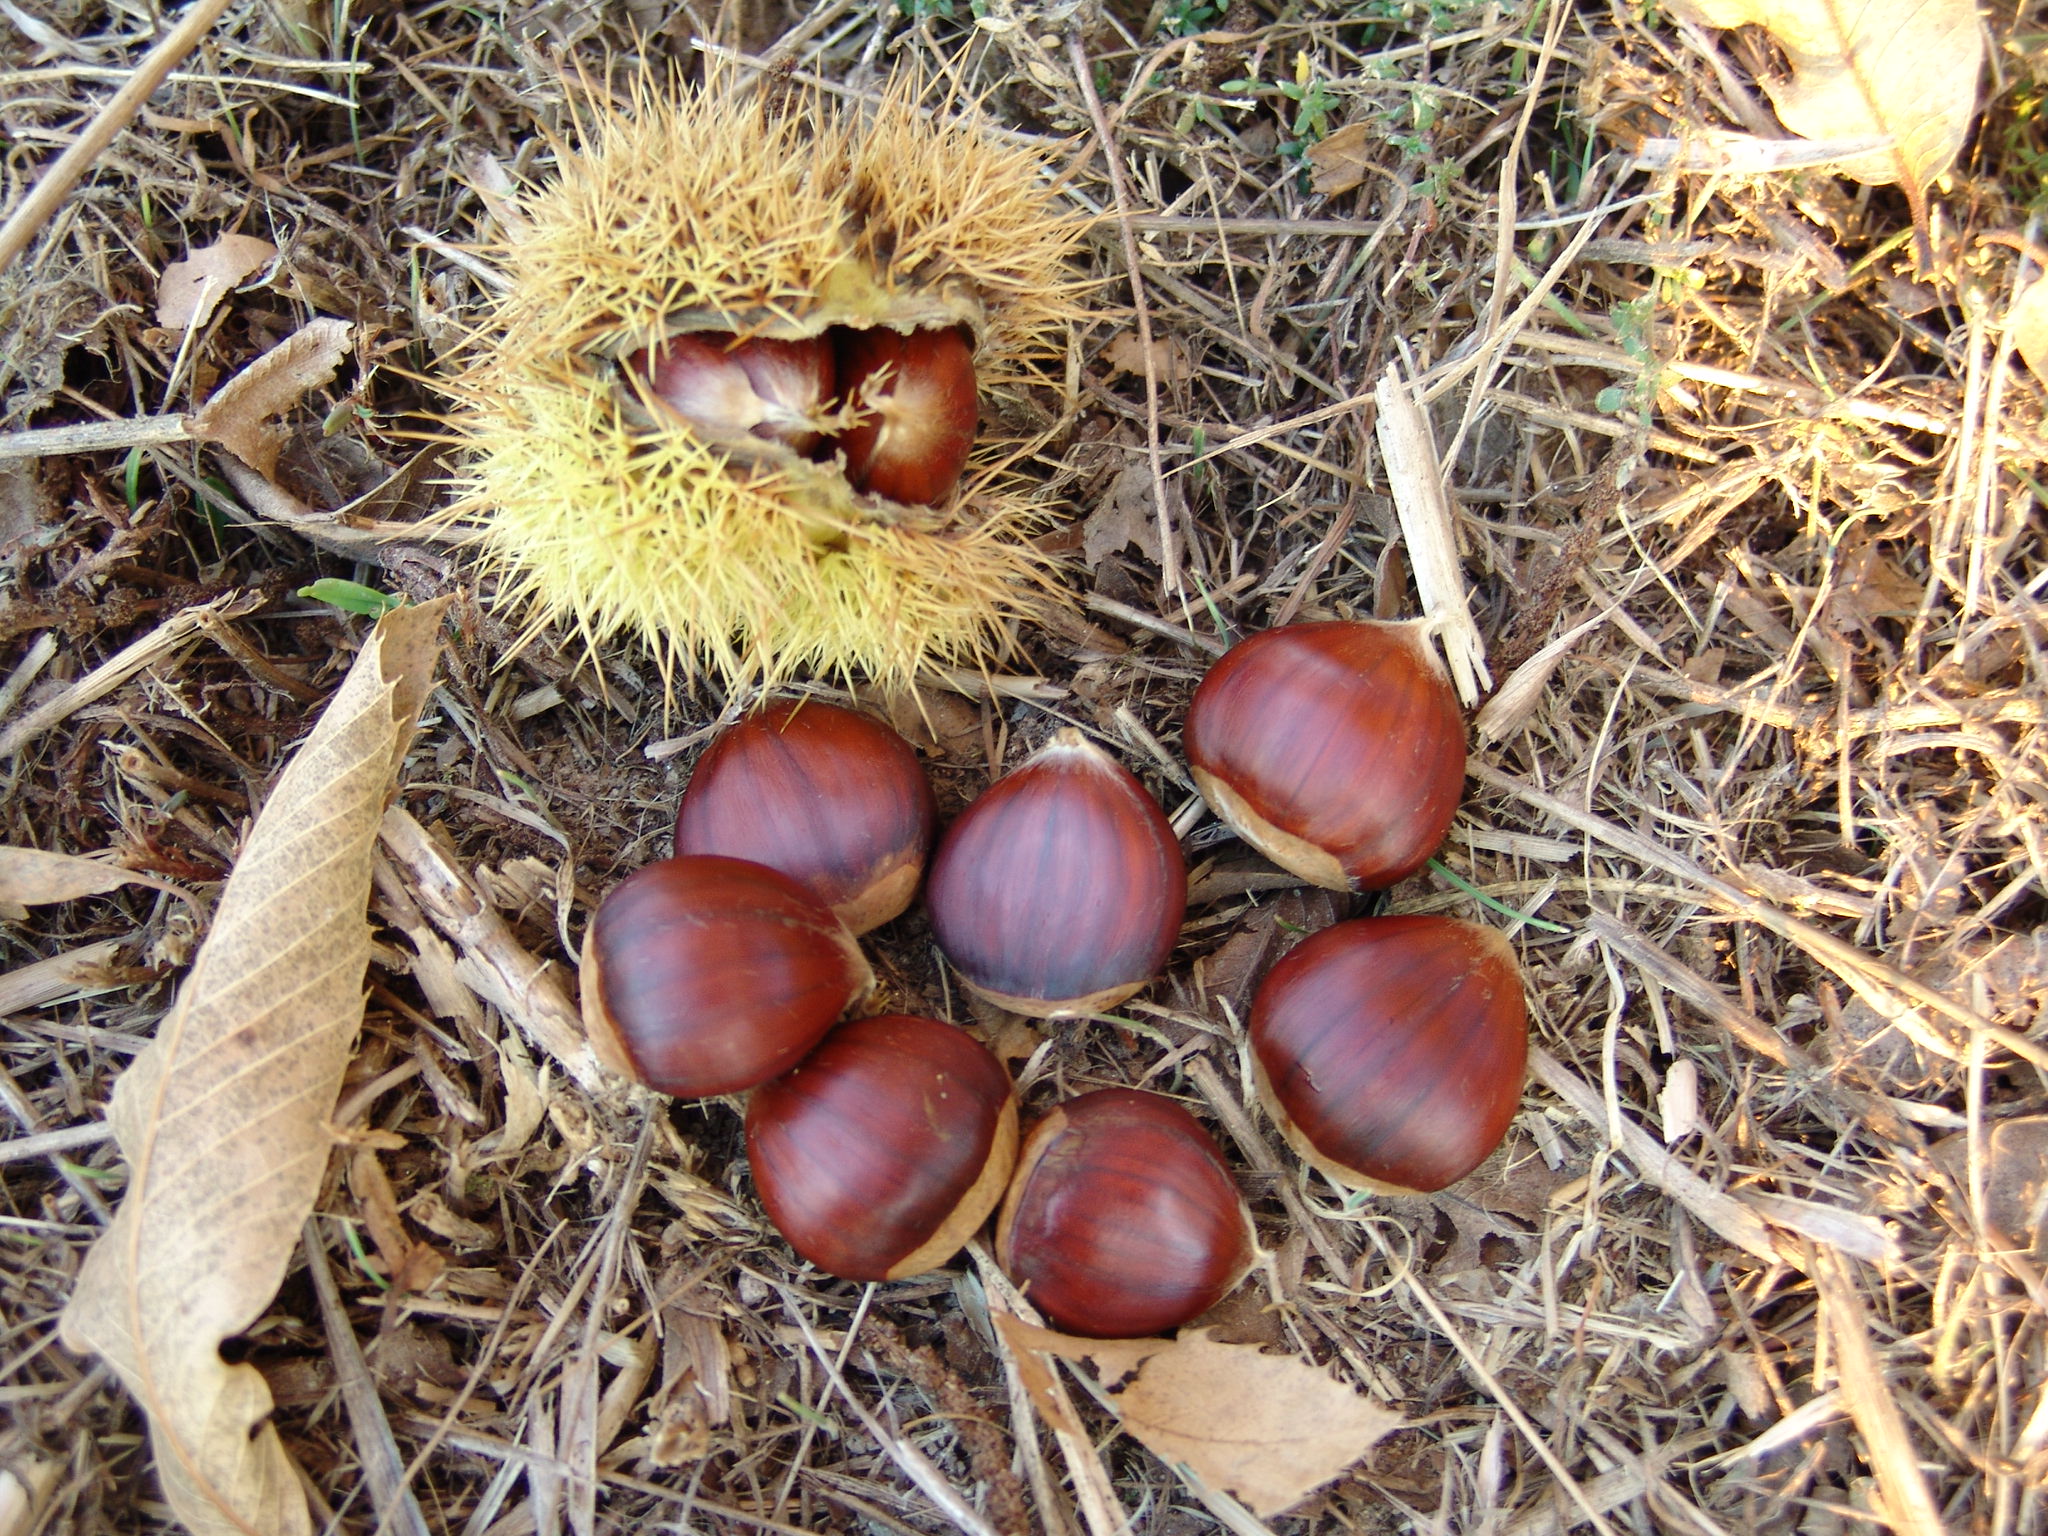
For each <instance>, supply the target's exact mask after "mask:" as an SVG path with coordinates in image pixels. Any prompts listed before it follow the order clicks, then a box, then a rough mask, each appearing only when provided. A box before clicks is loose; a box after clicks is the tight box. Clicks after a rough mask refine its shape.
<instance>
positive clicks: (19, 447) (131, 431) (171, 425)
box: [0, 414, 192, 460]
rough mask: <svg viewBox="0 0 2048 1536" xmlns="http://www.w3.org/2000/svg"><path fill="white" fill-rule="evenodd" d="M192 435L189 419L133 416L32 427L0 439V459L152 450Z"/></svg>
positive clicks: (175, 416) (172, 416) (170, 416)
mask: <svg viewBox="0 0 2048 1536" xmlns="http://www.w3.org/2000/svg"><path fill="white" fill-rule="evenodd" d="M191 435H192V422H191V418H190V417H187V416H180V415H175V414H173V415H169V416H135V417H127V418H122V419H120V420H116V421H81V422H76V423H74V424H72V425H71V426H68V427H35V428H32V429H30V430H29V431H26V432H9V433H7V434H5V435H4V436H0V460H6V459H50V458H55V457H56V456H57V455H59V454H64V453H106V452H110V451H112V450H114V449H118V448H153V447H156V446H157V445H159V444H162V443H182V442H184V441H185V439H187V438H188V437H190V436H191Z"/></svg>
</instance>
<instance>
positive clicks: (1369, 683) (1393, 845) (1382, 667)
mask: <svg viewBox="0 0 2048 1536" xmlns="http://www.w3.org/2000/svg"><path fill="white" fill-rule="evenodd" d="M1182 744H1183V746H1184V747H1185V749H1186V752H1187V757H1188V763H1189V767H1190V768H1191V770H1192V772H1193V776H1194V780H1195V785H1196V788H1198V789H1199V790H1200V791H1201V792H1202V797H1203V798H1204V799H1205V800H1207V801H1208V803H1209V806H1210V809H1212V810H1213V811H1215V812H1216V814H1217V816H1219V817H1220V818H1221V819H1222V820H1223V821H1224V822H1225V823H1226V824H1228V825H1229V826H1230V827H1231V829H1232V830H1233V831H1235V832H1236V833H1237V834H1238V835H1239V836H1240V837H1242V838H1244V840H1245V841H1246V842H1248V843H1250V844H1251V845H1252V846H1253V847H1255V848H1257V849H1258V850H1259V851H1260V852H1261V853H1263V854H1264V855H1265V856H1266V857H1267V858H1269V859H1271V860H1273V862H1274V863H1276V864H1278V865H1280V867H1281V868H1283V869H1286V870H1288V871H1290V872H1291V873H1293V874H1296V875H1299V876H1300V877H1301V878H1302V879H1304V880H1307V881H1309V882H1310V883H1312V884H1315V885H1320V886H1327V887H1329V888H1330V889H1333V890H1377V889H1380V888H1382V887H1385V886H1389V885H1392V884H1394V883H1395V882H1397V881H1399V880H1403V879H1406V878H1407V877H1408V876H1409V875H1412V874H1414V873H1415V871H1416V870H1418V869H1420V868H1421V867H1422V866H1423V865H1424V864H1425V863H1427V862H1428V860H1429V856H1430V855H1431V854H1432V853H1434V852H1435V851H1436V849H1437V847H1438V845H1439V844H1441V843H1442V842H1443V839H1444V835H1445V833H1446V832H1448V831H1449V830H1450V825H1451V818H1452V817H1453V816H1454V815H1456V814H1457V809H1458V799H1459V796H1460V794H1461V793H1462V791H1463V789H1464V780H1465V721H1464V716H1463V714H1462V713H1461V711H1460V710H1459V708H1458V700H1457V695H1456V694H1455V693H1454V692H1453V691H1452V689H1451V685H1450V681H1449V679H1448V678H1446V677H1445V675H1444V671H1443V667H1442V666H1441V664H1440V663H1439V662H1438V661H1437V660H1436V657H1435V656H1434V655H1433V654H1432V653H1431V652H1430V649H1429V647H1428V645H1427V643H1426V642H1425V641H1424V640H1423V638H1422V635H1421V633H1420V630H1419V629H1418V627H1417V626H1415V625H1413V624H1381V623H1373V622H1367V621H1329V622H1324V623H1312V624H1290V625H1287V626H1285V627H1283V628H1280V629H1269V630H1266V631H1264V632H1262V633H1260V634H1256V635H1252V636H1250V637H1249V638H1247V639H1245V640H1243V641H1240V642H1239V643H1238V644H1237V645H1234V646H1232V647H1231V648H1230V650H1229V651H1228V652H1226V653H1225V654H1224V655H1223V657H1222V659H1221V660H1219V661H1218V662H1217V663H1216V665H1215V666H1213V667H1211V668H1210V669H1209V673H1208V675H1207V676H1206V677H1204V678H1203V679H1202V684H1201V686H1200V687H1199V688H1198V689H1196V690H1195V697H1194V700H1193V702H1192V703H1190V704H1189V706H1188V714H1187V720H1186V723H1185V725H1184V727H1183V730H1182Z"/></svg>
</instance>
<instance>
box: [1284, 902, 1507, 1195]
mask: <svg viewBox="0 0 2048 1536" xmlns="http://www.w3.org/2000/svg"><path fill="white" fill-rule="evenodd" d="M1250 1033H1251V1044H1252V1066H1253V1075H1254V1077H1255V1079H1256V1081H1257V1083H1258V1089H1259V1097H1260V1098H1261V1099H1262V1100H1263V1101H1264V1103H1265V1105H1266V1110H1267V1112H1268V1113H1269V1114H1271V1115H1272V1117H1273V1122H1274V1124H1276V1125H1278V1126H1279V1127H1280V1130H1281V1133H1282V1134H1283V1135H1285V1136H1286V1138H1287V1141H1288V1144H1289V1145H1290V1146H1292V1147H1293V1148H1294V1150H1295V1151H1296V1152H1298V1153H1300V1154H1301V1156H1302V1158H1303V1159H1304V1160H1306V1161H1307V1162H1309V1163H1311V1164H1313V1165H1314V1166H1315V1167H1317V1168H1320V1169H1322V1170H1323V1172H1325V1173H1327V1174H1328V1175H1329V1176H1330V1177H1331V1178H1333V1179H1336V1180H1337V1181H1338V1182H1340V1183H1342V1184H1347V1185H1350V1186H1351V1187H1353V1188H1357V1189H1375V1190H1380V1191H1382V1192H1388V1193H1394V1194H1414V1193H1417V1192H1426V1191H1429V1190H1436V1189H1442V1188H1443V1187H1444V1186H1445V1185H1446V1184H1449V1183H1451V1182H1453V1181H1454V1180H1457V1179H1461V1178H1463V1177H1464V1176H1465V1175H1466V1174H1468V1173H1470V1172H1471V1171H1472V1170H1473V1169H1474V1168H1476V1167H1478V1166H1479V1165H1480V1164H1481V1163H1482V1162H1484V1161H1485V1160H1486V1157H1487V1154H1488V1153H1490V1152H1492V1151H1493V1149H1494V1148H1495V1147H1496V1146H1498V1145H1499V1144H1500V1139H1501V1137H1503V1136H1505V1135H1506V1134H1507V1129H1508V1124H1509V1122H1511V1121H1512V1120H1513V1119H1514V1118H1515V1109H1516V1106H1517V1105H1519V1104H1520V1103H1521V1099H1522V1075H1523V1073H1524V1071H1525V1070H1526V1067H1527V1061H1528V1054H1529V1026H1528V1014H1527V1011H1526V1009H1525V1006H1524V1004H1523V1001H1522V975H1521V968H1520V967H1519V966H1518V965H1517V964H1516V963H1515V954H1514V950H1513V949H1512V948H1510V947H1509V945H1508V941H1507V940H1506V939H1505V938H1503V937H1502V936H1501V935H1500V934H1499V933H1497V932H1495V931H1494V930H1493V929H1491V928H1482V927H1480V926H1479V925H1478V924H1477V923H1466V922H1460V921H1459V920H1458V919H1456V918H1450V917H1428V916H1418V917H1362V918H1358V919H1356V920H1354V921H1352V922H1348V923H1338V924H1336V925H1334V926H1333V927H1329V928H1325V929H1324V930H1323V931H1322V932H1321V933H1318V934H1316V935H1314V936H1313V937H1311V938H1308V939H1304V940H1303V941H1302V942H1301V943H1300V944H1299V945H1297V946H1296V947H1295V948H1294V949H1293V950H1292V951H1291V952H1289V953H1288V954H1287V956H1286V957H1285V958H1283V959H1282V960H1281V961H1280V962H1279V964H1277V965H1275V966H1274V967H1273V969H1272V970H1271V971H1269V972H1267V973H1266V979H1265V980H1264V981H1263V982H1262V983H1260V985H1259V990H1258V993H1257V995H1256V996H1255V997H1254V998H1253V999H1252V1017H1251V1029H1250Z"/></svg>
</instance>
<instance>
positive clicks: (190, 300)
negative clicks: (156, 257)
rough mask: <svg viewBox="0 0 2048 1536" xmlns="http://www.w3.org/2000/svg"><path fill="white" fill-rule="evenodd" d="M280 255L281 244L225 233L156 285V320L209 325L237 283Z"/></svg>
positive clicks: (174, 266)
mask: <svg viewBox="0 0 2048 1536" xmlns="http://www.w3.org/2000/svg"><path fill="white" fill-rule="evenodd" d="M276 255H277V247H276V246H274V245H272V244H271V243H270V242H269V241H268V240H259V239H257V238H256V237H255V236H254V235H222V236H221V237H220V238H219V239H218V240H216V241H214V242H213V244H211V245H205V246H201V247H200V248H199V249H198V250H196V251H194V252H192V254H191V255H189V256H187V257H186V258H185V259H184V260H183V261H174V262H172V263H171V264H170V265H169V266H168V267H165V268H164V275H163V276H162V278H160V279H159V280H158V282H157V285H156V323H157V324H158V325H162V326H168V327H169V328H170V329H172V330H174V331H182V330H184V329H186V328H187V327H188V326H190V327H193V328H195V329H196V328H197V327H199V326H202V325H204V324H206V322H207V321H208V320H210V319H212V318H213V312H214V310H215V309H216V308H218V307H219V305H220V301H221V300H222V299H224V298H226V297H227V296H228V294H229V293H230V292H231V291H232V290H233V289H234V286H235V284H237V283H239V282H241V281H242V279H243V278H245V277H247V276H248V275H249V274H250V273H252V272H259V271H261V270H262V269H263V266H264V264H265V263H266V262H268V261H270V260H271V258H273V257H274V256H276Z"/></svg>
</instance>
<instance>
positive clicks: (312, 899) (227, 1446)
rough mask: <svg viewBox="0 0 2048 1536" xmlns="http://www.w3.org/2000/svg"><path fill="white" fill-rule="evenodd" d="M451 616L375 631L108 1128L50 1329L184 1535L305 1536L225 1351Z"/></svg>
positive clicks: (281, 1220) (412, 611) (268, 1274)
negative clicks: (146, 1432)
mask: <svg viewBox="0 0 2048 1536" xmlns="http://www.w3.org/2000/svg"><path fill="white" fill-rule="evenodd" d="M444 606H445V604H443V603H439V602H437V603H429V604H426V605H424V606H421V607H417V608H401V609H399V610H398V611H397V612H396V613H394V614H392V615H391V616H390V617H388V618H386V619H385V620H384V621H383V622H382V623H380V624H379V625H378V627H377V629H376V631H375V633H374V634H373V635H372V636H371V638H370V641H369V643H368V644H367V645H365V646H364V648H363V652H362V654H361V655H360V656H359V657H358V658H357V659H356V663H355V665H354V666H353V667H352V668H351V669H350V671H349V675H348V677H347V678H346V679H345V680H344V681H343V683H342V685H341V687H340V689H339V690H338V691H337V692H336V694H335V696H334V698H333V700H332V702H330V703H329V705H328V706H327V709H326V711H325V712H324V713H323V714H322V716H321V719H320V723H319V724H318V725H317V726H316V727H315V728H314V731H313V734H312V735H311V736H310V737H308V738H307V740H306V743H305V745H304V746H302V747H301V748H300V749H299V751H298V753H297V754H296V755H295V756H294V758H293V759H292V762H291V764H290V765H289V766H288V767H287V768H286V769H285V772H284V774H283V776H282V777H281V778H280V779H279V781H278V784H277V787H276V789H275V790H274V791H273V792H272V794H271V796H270V800H269V803H268V804H266V805H265V806H264V808H263V813H262V815H261V816H260V817H259V818H258V819H257V822H256V826H255V829H254V830H253V831H252V832H251V833H250V836H249V842H248V845H247V847H246V848H245V849H244V850H243V853H242V857H241V859H240V861H239V862H238V863H237V864H236V866H235V871H234V873H233V875H232V876H231V877H230V878H229V880H228V883H227V886H226V888H225V889H224V890H223V892H222V895H221V901H220V909H219V912H218V914H217V916H216V917H215V919H214V924H213V931H212V933H211V934H210V935H209V936H208V938H207V940H206V943H205V945H204V946H203V947H202V948H201V949H200V952H199V956H198V959H197V960H196V961H195V962H194V963H193V966H192V971H191V974H190V975H189V976H188V977H187V978H186V980H185V984H184V986H183V988H182V989H181V990H180V992H179V995H178V1000H177V1002H176V1004H175V1005H174V1006H173V1007H172V1009H171V1011H170V1013H169V1014H168V1015H167V1016H166V1017H165V1019H164V1020H163V1022H162V1024H161V1025H160V1026H159V1027H158V1030H157V1036H156V1039H155V1040H154V1041H153V1042H152V1043H151V1044H150V1046H149V1048H148V1049H147V1050H145V1051H143V1052H142V1053H141V1054H139V1055H138V1056H137V1057H136V1058H135V1062H134V1064H133V1065H132V1066H131V1067H130V1068H129V1069H128V1071H127V1072H125V1073H123V1074H122V1076H121V1079H120V1081H119V1082H118V1083H117V1084H116V1085H115V1088H114V1097H113V1103H112V1105H111V1106H110V1107H109V1110H108V1115H107V1118H108V1120H109V1121H110V1122H111V1124H112V1126H113V1129H114V1134H115V1137H116V1138H117V1139H118V1141H119V1142H120V1145H121V1150H122V1152H123V1154H124V1155H125V1156H126V1158H127V1161H128V1167H129V1183H128V1192H127V1195H126V1197H125V1198H124V1199H123V1200H122V1202H121V1209H120V1211H119V1213H118V1214H117V1215H116V1217H115V1219H114V1223H113V1225H112V1226H111V1227H110V1228H109V1229H108V1230H107V1232H106V1233H105V1234H103V1235H102V1236H101V1238H100V1239H99V1241H98V1242H96V1243H95V1244H94V1245H93V1248H92V1251H91V1252H90V1253H89V1254H88V1255H87V1256H86V1261H85V1265H84V1268H83V1270H82V1271H81V1272H80V1274H79V1278H78V1284H77V1286H76V1289H75V1291H74V1293H73V1295H72V1298H71V1302H70V1305H69V1306H67V1307H66V1308H65V1310H64V1316H63V1321H62V1331H63V1338H64V1342H65V1344H66V1345H68V1346H69V1347H70V1348H72V1349H74V1350H79V1351H81V1352H82V1351H88V1350H89V1351H93V1352H96V1353H98V1354H100V1355H102V1356H104V1357H105V1358H106V1360H107V1363H108V1364H109V1365H111V1366H112V1367H113V1368H114V1370H115V1371H116V1372H117V1373H118V1374H119V1375H120V1377H121V1379H122V1381H123V1383H124V1384H125V1385H126V1386H127V1388H128V1390H129V1391H130V1392H132V1393H133V1394H134V1395H135V1397H136V1399H137V1400H138V1401H139V1402H140V1403H141V1404H142V1406H143V1408H144V1409H145V1410H146V1412H147V1413H148V1415H149V1424H150V1437H151V1441H152V1443H153V1445H154V1448H155V1452H156V1463H157V1469H158V1474H159V1476H160V1477H161V1478H162V1479H163V1484H164V1491H165V1494H166V1496H167V1498H168V1500H169V1502H170V1505H171V1508H172V1510H173V1511H174V1512H175V1513H176V1515H177V1517H178V1519H179V1520H181V1521H182V1522H183V1523H184V1524H185V1526H186V1528H187V1529H188V1530H190V1531H192V1532H193V1533H194V1536H216V1533H218V1536H228V1533H238V1536H250V1533H261V1536H291V1533H295V1532H307V1531H310V1530H311V1521H310V1520H309V1519H308V1516H307V1511H306V1504H305V1495H304V1494H303V1492H302V1491H301V1489H300V1484H299V1480H298V1477H297V1475H296V1473H295V1472H294V1471H293V1469H292V1466H291V1463H290V1461H289V1459H288V1458H287V1457H286V1455H285V1452H284V1448H283V1446H282V1444H281V1443H280V1441H279V1440H278V1436H277V1432H276V1430H275V1429H274V1428H272V1427H271V1426H270V1424H269V1422H268V1418H269V1414H270V1408H271V1398H270V1392H269V1390H268V1388H267V1387H265V1385H264V1382H263V1377H262V1376H261V1375H260V1374H259V1373H258V1372H257V1370H256V1369H255V1368H254V1367H253V1366H250V1365H246V1364H241V1365H229V1364H228V1363H226V1362H225V1361H224V1360H222V1358H221V1355H220V1345H221V1343H222V1341H223V1340H225V1339H228V1338H230V1337H232V1336H233V1335H235V1334H237V1333H239V1332H241V1331H242V1330H243V1329H245V1328H247V1327H248V1326H249V1325H250V1324H251V1323H253V1322H254V1321H255V1320H256V1318H257V1317H258V1316H260V1315H261V1314H262V1312H263V1309H264V1308H265V1307H266V1306H267V1305H268V1304H269V1302H270V1299H271V1297H272V1296H273V1295H275V1294H276V1291H277V1287H278V1285H279V1283H280V1282H281V1281H282V1280H283V1278H284V1273H285V1266H286V1264H287V1263H288V1262H289V1260H290V1258H291V1253H292V1248H293V1245H294V1244H295V1243H296V1242H297V1241H298V1236H299V1229H300V1226H301V1225H302V1223H303V1222H304V1220H305V1218H306V1215H307V1213H308V1212H309V1211H310V1210H311V1209H312V1205H313V1199H314V1196H315V1195H316V1193H317V1192H318V1190H319V1186H320V1181H321V1177H322V1174H323V1172H324V1170H325V1168H326V1166H327V1156H328V1148H329V1146H330V1135H329V1132H328V1130H327V1128H326V1122H327V1119H328V1117H329V1116H330V1115H331V1114H332V1112H333V1110H334V1107H335V1100H336V1097H337V1095H338V1093H339V1091H340V1087H341V1080H342V1072H343V1069H344V1067H345V1066H346V1065H347V1062H348V1054H349V1049H350V1047H351V1045H352V1044H353V1042H354V1040H355V1035H356V1029H357V1027H358V1025H359V1024H360V1023H361V1021H362V1014H363V975H364V971H365V969H366V968H367V966H368V964H369V956H370V930H369V924H368V922H367V920H366V915H365V913H366V908H367V905H368V900H369V889H370V857H371V850H372V848H373V847H374V846H375V843H376V836H377V828H378V824H379V821H380V819H381V818H382V815H383V811H384V802H385V800H386V799H387V798H388V797H389V794H390V791H391V784H392V781H393V778H394V776H395V774H396V772H397V769H398V765H399V763H400V762H401V761H402V759H403V757H404V754H405V748H406V744H407V742H408V741H409V740H410V739H411V736H412V730H413V723H414V720H415V718H416V717H417V715H418V712H419V707H420V704H421V703H422V701H423V700H424V699H425V697H426V694H427V689H428V687H429V686H430V684H431V682H432V675H433V668H434V662H435V658H436V656H437V654H438V652H439V649H440V639H439V631H440V623H441V614H442V610H443V608H444Z"/></svg>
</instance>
